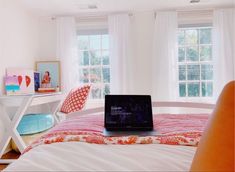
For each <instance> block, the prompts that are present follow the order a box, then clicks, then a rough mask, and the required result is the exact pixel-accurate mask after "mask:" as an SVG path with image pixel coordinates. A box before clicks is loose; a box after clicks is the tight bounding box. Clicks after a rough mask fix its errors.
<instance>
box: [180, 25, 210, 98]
mask: <svg viewBox="0 0 235 172" xmlns="http://www.w3.org/2000/svg"><path fill="white" fill-rule="evenodd" d="M178 44H179V47H178V80H179V97H212V96H213V57H212V28H211V27H193V28H180V29H179V31H178Z"/></svg>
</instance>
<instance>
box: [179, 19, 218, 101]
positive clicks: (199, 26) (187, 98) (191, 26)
mask: <svg viewBox="0 0 235 172" xmlns="http://www.w3.org/2000/svg"><path fill="white" fill-rule="evenodd" d="M207 28H210V29H211V43H210V44H201V43H200V32H199V31H198V43H197V44H195V46H197V47H198V53H199V59H198V61H191V62H190V61H187V59H186V58H187V56H186V53H187V51H186V48H187V47H193V45H191V44H186V43H185V44H184V45H179V43H178V33H179V32H180V30H187V29H197V30H200V29H207ZM201 46H211V48H212V52H211V56H212V57H211V58H212V60H211V61H208V60H207V61H200V48H201ZM180 47H182V48H184V57H185V60H184V61H182V62H180V61H179V56H178V55H179V53H178V50H179V48H180ZM176 64H177V68H176V69H177V72H176V73H177V99H178V100H180V101H197V102H212V101H214V75H213V78H212V80H202V79H201V73H202V69H201V66H202V65H212V66H213V74H214V58H213V26H212V23H208V24H184V25H179V26H178V30H177V59H176ZM190 64H192V65H199V67H200V71H199V72H200V73H199V76H200V77H199V80H188V78H187V74H188V73H187V70H188V67H187V66H188V65H190ZM180 65H183V66H185V73H186V74H185V77H186V79H185V80H180V79H179V76H180V74H179V66H180ZM203 82H204V83H208V82H210V83H211V82H212V85H213V92H212V96H210V97H209V96H205V97H203V96H202V83H203ZM180 83H185V90H186V92H185V93H186V96H185V97H181V96H180V90H179V87H180ZM188 83H199V96H198V97H190V96H188Z"/></svg>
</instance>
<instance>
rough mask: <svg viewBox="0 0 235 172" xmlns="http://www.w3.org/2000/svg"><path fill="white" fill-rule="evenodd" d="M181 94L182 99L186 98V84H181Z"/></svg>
mask: <svg viewBox="0 0 235 172" xmlns="http://www.w3.org/2000/svg"><path fill="white" fill-rule="evenodd" d="M179 93H180V97H185V96H186V84H185V83H180V86H179Z"/></svg>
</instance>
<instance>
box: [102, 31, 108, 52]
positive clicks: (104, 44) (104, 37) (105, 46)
mask: <svg viewBox="0 0 235 172" xmlns="http://www.w3.org/2000/svg"><path fill="white" fill-rule="evenodd" d="M102 49H105V50H107V49H109V36H108V35H102Z"/></svg>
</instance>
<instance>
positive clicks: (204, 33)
mask: <svg viewBox="0 0 235 172" xmlns="http://www.w3.org/2000/svg"><path fill="white" fill-rule="evenodd" d="M210 43H211V29H200V44H210Z"/></svg>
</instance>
